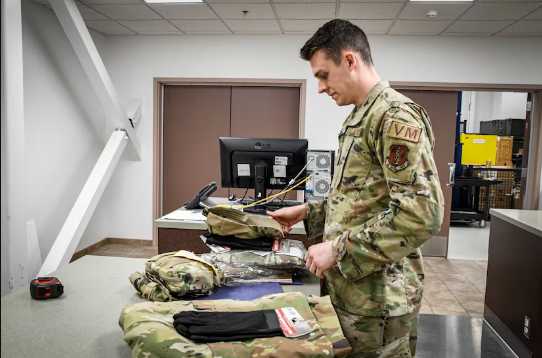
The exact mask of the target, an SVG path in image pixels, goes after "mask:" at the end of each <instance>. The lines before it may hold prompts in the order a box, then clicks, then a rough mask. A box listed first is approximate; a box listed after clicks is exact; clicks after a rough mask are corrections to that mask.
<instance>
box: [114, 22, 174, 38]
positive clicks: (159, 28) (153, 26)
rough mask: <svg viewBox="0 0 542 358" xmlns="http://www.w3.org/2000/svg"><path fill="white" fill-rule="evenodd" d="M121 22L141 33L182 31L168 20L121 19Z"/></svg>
mask: <svg viewBox="0 0 542 358" xmlns="http://www.w3.org/2000/svg"><path fill="white" fill-rule="evenodd" d="M120 23H121V24H122V25H124V26H126V27H128V28H129V29H131V30H133V31H135V32H137V33H138V34H140V35H169V34H181V32H180V31H179V30H178V29H177V28H175V26H173V25H171V24H170V23H169V22H167V21H166V20H139V21H120Z"/></svg>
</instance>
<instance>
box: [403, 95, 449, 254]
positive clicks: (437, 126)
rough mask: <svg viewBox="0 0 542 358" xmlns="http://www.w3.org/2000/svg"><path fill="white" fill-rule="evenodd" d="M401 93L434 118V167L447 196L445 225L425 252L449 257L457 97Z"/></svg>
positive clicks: (443, 224)
mask: <svg viewBox="0 0 542 358" xmlns="http://www.w3.org/2000/svg"><path fill="white" fill-rule="evenodd" d="M399 92H401V93H402V94H404V95H405V96H407V97H409V98H410V99H412V100H413V101H414V102H416V103H418V104H420V105H421V106H423V107H424V108H425V109H426V110H427V113H429V117H430V119H431V125H432V128H433V133H434V135H435V149H434V151H433V154H434V158H435V164H436V165H437V170H438V174H439V179H440V185H441V187H442V192H443V194H444V208H445V211H444V222H443V223H442V229H441V230H440V232H439V233H438V234H437V235H435V236H434V237H433V238H432V239H431V240H429V241H428V242H427V243H426V244H425V245H424V247H423V249H422V252H423V254H424V255H427V256H442V257H446V255H447V252H448V235H449V231H450V209H451V206H452V188H451V186H448V185H447V184H448V173H449V170H448V163H453V162H454V146H455V127H456V112H457V94H458V92H454V91H422V90H399Z"/></svg>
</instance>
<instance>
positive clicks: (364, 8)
mask: <svg viewBox="0 0 542 358" xmlns="http://www.w3.org/2000/svg"><path fill="white" fill-rule="evenodd" d="M402 7H403V4H400V3H341V5H340V7H339V17H343V18H350V19H372V20H386V19H395V17H396V16H397V14H398V13H399V11H400V10H401V8H402Z"/></svg>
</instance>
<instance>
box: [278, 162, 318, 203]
mask: <svg viewBox="0 0 542 358" xmlns="http://www.w3.org/2000/svg"><path fill="white" fill-rule="evenodd" d="M313 160H314V157H312V158H311V159H309V161H308V162H307V163H305V166H304V167H303V168H301V170H300V171H299V173H297V175H296V176H295V177H294V178H293V179H292V180H290V182H289V183H288V185H286V188H285V189H288V187H289V186H290V185H292V183H293V182H295V181H296V180H297V178H299V176H300V175H301V173H303V171H304V170H305V169H307V167H308V166H309V164H310V163H312V161H313ZM286 193H287V192H286ZM286 193H285V194H284V196H283V197H282V199H280V203H281V204H282V203H283V202H284V199H285V198H286Z"/></svg>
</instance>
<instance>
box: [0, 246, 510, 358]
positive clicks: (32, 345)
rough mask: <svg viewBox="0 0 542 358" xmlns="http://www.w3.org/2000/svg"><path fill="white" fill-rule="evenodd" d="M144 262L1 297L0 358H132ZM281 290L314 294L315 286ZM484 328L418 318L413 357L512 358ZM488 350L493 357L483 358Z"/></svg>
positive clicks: (86, 271)
mask: <svg viewBox="0 0 542 358" xmlns="http://www.w3.org/2000/svg"><path fill="white" fill-rule="evenodd" d="M144 262H145V259H133V258H121V257H104V256H84V257H82V258H80V259H79V260H77V261H75V262H73V263H71V264H69V265H68V266H67V267H66V268H65V269H63V270H61V271H60V272H59V273H58V274H57V276H58V277H59V278H60V280H61V281H62V283H63V284H64V295H63V296H61V297H60V298H58V299H55V300H50V301H35V300H32V299H31V298H30V293H29V292H28V288H26V287H25V288H20V289H16V290H14V291H13V292H12V293H10V294H8V295H6V296H4V297H2V333H1V334H2V345H1V346H2V348H1V356H2V357H17V358H26V357H44V358H45V357H77V358H85V357H126V358H128V357H130V355H131V352H130V348H129V347H128V345H127V344H126V343H125V342H124V341H123V339H122V330H121V329H120V327H119V325H118V318H119V315H120V312H121V310H122V308H123V307H124V306H125V305H127V304H130V303H136V302H141V301H142V299H140V298H139V297H138V296H137V295H136V293H135V291H134V289H133V288H132V286H131V285H130V283H129V281H128V276H129V275H130V274H131V273H132V272H134V271H138V270H139V271H140V270H142V269H143V264H144ZM283 289H284V290H285V291H293V290H296V291H297V290H299V291H303V292H306V293H313V294H315V293H316V292H317V289H318V284H309V285H304V286H283ZM311 290H314V291H315V292H310V291H311ZM482 326H484V327H485V325H482V321H481V320H480V319H470V318H468V317H457V316H455V317H454V316H435V315H421V316H420V324H419V327H420V331H419V339H418V352H419V354H417V355H416V356H417V357H418V356H420V358H426V357H427V358H433V357H446V358H448V357H449V358H458V357H472V358H478V357H510V358H512V357H513V355H509V353H508V352H505V351H506V349H505V348H504V347H503V346H502V343H501V342H500V340H498V339H497V337H496V336H495V335H494V334H493V332H492V331H491V330H486V331H485V334H486V338H484V331H482V329H481V327H482ZM488 335H489V337H490V338H491V339H489V342H488V338H487V336H488ZM488 349H489V351H490V352H493V353H495V352H497V354H496V355H486V353H487V351H488Z"/></svg>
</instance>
